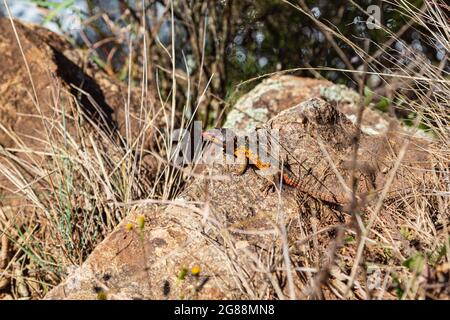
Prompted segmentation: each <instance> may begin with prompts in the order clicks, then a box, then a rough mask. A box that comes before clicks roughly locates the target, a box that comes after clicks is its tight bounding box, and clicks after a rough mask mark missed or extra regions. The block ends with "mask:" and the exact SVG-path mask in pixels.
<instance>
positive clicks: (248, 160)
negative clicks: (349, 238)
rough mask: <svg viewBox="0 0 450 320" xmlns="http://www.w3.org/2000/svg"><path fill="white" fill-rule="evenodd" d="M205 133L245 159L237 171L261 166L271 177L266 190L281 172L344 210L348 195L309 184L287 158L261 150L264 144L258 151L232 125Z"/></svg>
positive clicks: (300, 187) (289, 180)
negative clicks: (282, 158) (341, 195)
mask: <svg viewBox="0 0 450 320" xmlns="http://www.w3.org/2000/svg"><path fill="white" fill-rule="evenodd" d="M202 137H203V138H204V139H205V140H206V141H210V142H212V143H214V144H215V145H218V146H220V147H222V148H223V150H224V152H227V150H231V151H229V152H227V153H231V152H232V153H233V156H234V157H236V158H239V160H241V161H240V162H238V164H239V168H238V172H237V173H236V174H237V175H242V174H243V173H244V172H245V170H246V169H247V167H248V165H249V164H252V165H254V166H256V167H257V168H258V169H259V170H261V172H260V173H259V175H260V176H262V177H264V178H265V179H267V183H266V184H265V185H264V187H263V191H265V192H266V193H267V192H268V191H269V190H271V189H272V190H273V188H274V187H275V186H276V185H277V184H278V182H279V181H280V175H281V176H282V178H283V183H284V184H286V185H288V186H291V187H293V188H296V189H297V190H299V191H300V192H302V193H306V194H308V195H309V196H311V197H313V198H315V199H316V200H319V201H322V202H324V203H326V204H328V205H330V206H331V207H333V208H335V209H337V210H339V211H342V209H343V205H344V202H345V199H343V198H342V197H341V198H342V199H339V198H338V197H336V196H333V195H332V194H326V193H323V192H321V191H319V190H317V189H315V188H314V187H312V186H310V185H308V184H307V183H305V181H303V180H302V179H301V178H300V177H298V176H297V175H295V174H294V173H293V172H292V170H291V169H290V168H289V167H288V165H287V162H280V161H278V160H276V159H274V158H273V157H272V156H271V154H270V152H269V151H267V150H264V149H263V150H264V151H265V152H261V151H260V150H262V149H261V146H260V145H259V146H258V148H256V151H255V150H254V149H255V148H251V147H249V141H248V139H238V138H237V136H236V135H235V134H234V133H233V132H232V131H231V130H230V129H213V130H208V131H205V132H203V133H202ZM230 140H231V141H230ZM227 143H228V144H229V143H232V146H233V147H232V148H231V149H227ZM261 153H264V156H261ZM274 164H275V165H277V164H278V167H277V168H274Z"/></svg>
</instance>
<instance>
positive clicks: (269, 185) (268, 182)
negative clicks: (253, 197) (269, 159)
mask: <svg viewBox="0 0 450 320" xmlns="http://www.w3.org/2000/svg"><path fill="white" fill-rule="evenodd" d="M264 179H265V180H264V183H263V186H262V187H261V189H260V190H261V192H262V193H263V194H264V195H266V196H267V195H268V194H269V192H274V191H275V190H276V188H277V187H276V186H277V179H276V176H275V175H268V176H264Z"/></svg>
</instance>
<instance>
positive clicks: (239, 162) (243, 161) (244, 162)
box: [225, 149, 248, 176]
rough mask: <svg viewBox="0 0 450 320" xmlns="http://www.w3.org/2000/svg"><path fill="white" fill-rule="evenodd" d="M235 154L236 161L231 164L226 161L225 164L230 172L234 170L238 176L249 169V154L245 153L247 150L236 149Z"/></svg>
mask: <svg viewBox="0 0 450 320" xmlns="http://www.w3.org/2000/svg"><path fill="white" fill-rule="evenodd" d="M234 156H235V158H234V159H233V160H234V163H233V164H232V165H230V164H228V163H227V162H225V166H226V168H227V171H228V172H232V173H233V174H234V175H236V176H241V175H243V174H244V172H245V170H247V167H248V158H247V155H246V153H245V150H243V149H236V151H235V153H234ZM225 161H226V159H225ZM230 167H233V169H232V170H231V169H230Z"/></svg>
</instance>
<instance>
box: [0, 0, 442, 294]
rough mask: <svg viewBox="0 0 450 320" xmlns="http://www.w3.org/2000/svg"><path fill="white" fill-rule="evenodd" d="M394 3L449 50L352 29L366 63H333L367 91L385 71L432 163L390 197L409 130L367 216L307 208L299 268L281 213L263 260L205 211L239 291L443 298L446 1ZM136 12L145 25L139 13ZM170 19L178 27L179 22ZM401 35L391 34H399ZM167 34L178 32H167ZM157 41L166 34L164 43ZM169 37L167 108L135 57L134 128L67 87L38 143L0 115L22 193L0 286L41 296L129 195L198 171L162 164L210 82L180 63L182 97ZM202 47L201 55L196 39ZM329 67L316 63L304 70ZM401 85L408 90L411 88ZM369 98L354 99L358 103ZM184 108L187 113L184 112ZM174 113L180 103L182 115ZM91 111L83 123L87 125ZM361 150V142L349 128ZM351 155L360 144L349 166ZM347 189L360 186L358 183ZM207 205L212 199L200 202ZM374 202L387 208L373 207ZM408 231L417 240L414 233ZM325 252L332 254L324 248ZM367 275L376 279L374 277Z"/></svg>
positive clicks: (111, 222)
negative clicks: (311, 214)
mask: <svg viewBox="0 0 450 320" xmlns="http://www.w3.org/2000/svg"><path fill="white" fill-rule="evenodd" d="M285 2H286V3H288V1H285ZM170 3H172V2H170ZM391 4H392V5H394V6H395V7H396V8H398V10H400V11H401V12H404V14H405V15H407V16H408V18H409V19H410V20H411V25H412V26H415V27H417V28H419V27H420V30H423V32H426V33H424V34H422V35H423V36H424V37H425V38H427V39H429V41H431V42H433V41H436V40H438V41H439V42H440V43H441V44H442V46H443V48H444V50H445V58H444V60H442V63H441V64H440V65H433V64H431V63H430V62H429V61H427V59H426V57H424V56H423V54H421V53H419V52H417V51H414V50H413V49H411V48H409V47H407V46H406V47H405V49H406V52H405V53H403V55H404V56H405V57H406V58H405V59H406V62H405V64H406V67H405V64H400V63H398V62H397V61H396V60H395V56H396V55H397V54H400V53H398V52H397V53H396V52H394V51H393V50H392V48H390V47H389V46H384V45H383V44H377V43H371V44H370V47H372V48H374V47H375V48H377V49H378V50H377V51H375V52H374V53H373V52H372V53H371V54H369V53H367V51H368V48H359V47H358V46H357V45H356V44H355V43H353V42H352V39H350V38H345V42H346V43H347V44H348V45H350V46H351V47H353V48H354V49H355V52H357V53H358V54H359V55H360V57H361V58H362V59H363V61H365V69H366V70H367V71H366V72H365V71H361V70H354V69H353V70H337V71H340V72H346V73H351V74H352V76H353V77H354V78H355V79H356V81H358V82H360V83H359V84H360V85H359V87H360V93H361V94H362V93H363V92H364V90H363V89H364V85H365V75H377V76H379V77H380V78H381V79H382V81H383V82H384V87H385V91H384V92H385V93H386V96H388V98H389V99H390V101H391V103H390V108H391V110H393V111H392V113H393V114H394V113H395V112H394V109H395V110H398V109H403V110H404V111H407V112H408V113H411V114H413V115H414V116H415V118H414V119H413V120H414V121H413V125H412V127H411V128H412V130H417V128H418V127H419V125H423V124H425V125H426V126H427V128H429V129H428V130H429V131H430V132H431V134H432V135H433V140H434V141H433V147H432V148H431V149H430V151H429V152H430V154H431V157H432V158H433V159H434V162H435V163H434V170H430V172H429V173H428V175H427V176H428V177H429V180H428V181H422V182H421V183H418V182H417V181H416V180H411V181H405V185H407V186H408V187H409V192H408V194H407V195H402V196H399V197H398V200H397V201H396V202H395V203H385V201H384V200H385V196H386V194H387V192H388V191H389V188H390V186H391V182H392V179H394V178H395V177H396V173H397V172H398V171H399V170H401V169H402V160H403V156H404V155H405V154H406V153H407V152H408V147H409V145H408V143H405V145H404V146H403V148H402V150H401V152H400V154H398V155H397V157H396V158H393V159H392V168H393V169H392V170H391V172H390V179H388V180H387V183H386V185H385V186H384V189H383V190H382V192H381V196H380V198H379V200H378V202H377V203H376V205H375V206H374V207H369V208H366V209H367V211H366V212H368V213H369V214H368V215H366V216H362V215H359V213H358V212H359V209H360V208H358V207H357V206H356V204H355V206H354V207H353V209H352V214H353V220H352V223H351V224H343V225H333V226H328V227H326V228H319V229H318V226H317V225H315V224H314V223H313V222H314V220H311V219H309V220H305V221H304V225H303V227H302V228H300V229H301V230H300V238H299V239H297V240H296V244H297V245H298V252H301V253H303V254H304V257H303V258H301V259H302V261H301V265H303V266H304V267H303V268H301V269H298V268H297V269H294V268H293V266H292V264H291V263H290V262H291V261H296V263H297V265H298V263H299V261H298V259H299V258H298V256H297V257H296V256H294V254H293V253H292V250H293V249H292V246H291V245H290V243H289V239H290V237H289V234H288V231H289V230H286V223H285V221H284V220H280V221H281V222H280V224H279V225H276V226H274V230H273V234H274V235H275V237H277V238H279V239H281V243H282V246H281V247H273V248H271V250H272V252H270V254H269V256H270V257H271V259H270V261H266V260H262V259H261V258H260V257H258V256H256V255H255V254H254V253H252V252H250V251H246V252H245V255H244V256H243V257H242V258H240V257H239V256H240V254H239V252H240V251H239V252H238V250H237V249H236V243H237V240H236V238H235V236H234V235H233V233H232V232H224V230H227V228H228V227H227V228H225V226H224V225H221V224H220V223H219V222H218V221H213V220H211V219H209V220H207V223H209V224H211V227H212V228H213V229H215V230H221V232H222V233H221V235H222V236H223V238H224V242H223V247H218V248H217V250H218V251H219V252H221V253H222V254H223V255H225V256H227V257H228V262H229V268H230V269H231V270H233V272H234V273H235V274H236V275H237V279H238V280H237V281H239V283H240V287H241V288H243V289H242V296H243V297H245V298H252V299H268V298H277V299H285V298H324V293H323V290H322V289H321V287H322V286H323V285H326V286H327V287H328V289H329V291H328V293H327V296H326V297H327V298H329V297H334V298H341V299H345V298H362V299H371V298H372V299H394V298H398V299H419V298H448V296H449V284H450V283H449V281H450V280H449V263H450V247H449V246H450V244H449V234H448V232H449V229H448V225H449V213H450V181H449V177H450V172H449V171H450V166H449V159H450V132H449V125H448V124H449V122H450V113H449V101H450V83H449V74H448V72H447V71H445V68H444V67H445V63H448V57H449V54H450V32H449V30H450V26H449V14H448V7H445V4H444V3H443V2H440V1H439V2H438V1H434V0H430V1H426V5H425V6H424V8H414V7H411V6H408V4H407V2H405V1H400V0H393V1H391ZM290 5H292V6H294V5H293V4H291V3H290ZM294 7H296V6H294ZM296 8H297V9H298V10H299V11H300V12H299V14H302V12H303V13H305V10H304V8H302V7H296ZM167 12H168V13H169V14H170V13H171V12H172V14H173V8H172V10H171V8H170V7H169V8H168V11H167ZM310 18H313V17H310ZM172 21H173V20H172ZM430 21H432V23H430ZM142 24H143V25H144V26H145V22H142ZM320 26H321V28H323V29H324V30H326V32H327V34H328V37H327V39H328V40H329V41H332V39H333V38H340V39H341V40H342V35H341V34H339V33H338V32H337V31H336V30H335V29H334V28H332V26H326V25H323V23H322V24H321V25H320ZM171 28H172V34H174V33H175V28H174V25H173V24H172V26H171ZM385 31H386V32H388V33H389V32H390V31H389V30H385ZM399 36H400V35H395V34H392V37H393V39H396V38H398V37H399ZM144 39H147V40H144V44H143V45H142V46H141V48H142V52H137V53H133V52H130V59H129V60H130V61H133V58H132V55H133V54H137V55H140V56H142V57H147V55H148V54H147V51H146V50H147V44H146V43H145V41H148V36H147V37H144ZM174 39H175V37H172V41H174ZM152 41H153V39H152ZM159 45H160V46H162V47H163V45H162V44H161V43H159ZM132 47H133V46H132V45H131V44H130V48H132ZM175 47H176V46H175V43H173V42H172V44H171V46H170V47H169V48H163V51H164V52H165V53H166V54H167V57H168V58H169V60H170V62H171V65H170V68H169V69H165V71H166V72H167V73H168V74H170V77H171V87H170V90H169V92H170V94H167V95H166V96H164V94H165V93H164V92H162V91H161V90H157V92H158V98H159V102H158V105H160V106H161V107H160V108H158V109H157V110H155V111H152V112H144V110H145V107H146V106H147V103H148V101H150V100H151V99H149V97H148V96H149V92H148V77H149V75H148V72H151V73H152V75H153V74H154V73H153V70H150V71H148V70H149V65H148V61H147V60H146V58H144V60H143V67H142V68H141V69H140V70H141V71H142V74H141V75H140V79H141V84H140V85H141V88H142V96H141V99H142V103H141V112H140V116H141V118H140V120H141V121H137V123H139V124H140V127H139V130H138V132H139V133H138V135H137V138H135V139H133V138H132V134H131V129H130V128H131V126H132V125H131V122H132V119H131V118H132V117H131V115H130V113H129V112H127V121H126V134H125V135H124V136H120V135H119V136H118V135H111V134H109V133H106V132H105V131H104V130H101V129H100V128H99V126H100V124H98V123H94V122H92V121H89V120H88V119H86V118H85V117H84V116H83V115H82V114H80V112H79V109H78V108H77V105H76V102H75V100H74V99H73V100H71V101H73V104H72V105H69V106H61V105H60V104H59V103H58V101H55V105H54V106H53V108H54V110H55V111H56V112H55V114H59V115H60V116H59V117H58V118H53V119H49V118H46V117H43V116H41V118H40V121H41V122H42V124H43V127H44V128H46V137H47V138H46V139H44V140H40V141H38V142H39V146H40V147H39V148H37V149H36V148H31V147H30V146H28V145H26V144H25V143H24V142H22V141H21V140H20V138H19V137H18V136H17V135H16V134H15V133H14V132H11V131H8V130H7V129H6V128H4V127H3V126H0V130H3V131H5V132H6V133H7V134H8V135H9V136H10V137H12V138H13V139H14V140H15V141H16V142H17V146H16V147H15V148H14V149H13V150H12V149H11V150H9V149H2V150H0V155H1V156H2V158H3V159H4V160H5V161H3V162H1V163H0V174H2V175H4V176H5V177H7V178H8V180H9V182H10V185H11V187H10V191H11V193H12V194H15V195H17V199H15V203H19V204H20V206H17V207H0V229H1V233H0V236H1V237H0V239H1V241H0V245H1V247H0V248H1V250H0V290H7V291H8V292H9V293H10V294H11V295H12V296H13V297H14V298H29V297H33V298H42V297H43V296H44V295H45V293H46V292H48V290H49V289H50V288H51V287H52V286H54V285H55V284H57V283H58V282H59V281H60V280H61V279H62V278H63V277H64V276H65V274H66V272H67V270H68V269H70V266H73V265H75V266H76V265H79V264H81V263H82V262H83V261H84V260H85V259H86V257H87V255H88V254H89V253H90V252H91V251H92V250H93V248H94V247H95V246H96V245H97V244H98V243H99V242H100V241H101V240H102V239H103V238H104V237H105V236H106V235H107V234H108V233H109V232H111V230H113V228H114V227H115V226H116V225H117V224H118V223H119V222H120V221H121V220H122V219H123V218H124V217H125V216H126V215H127V214H128V210H129V208H130V206H124V205H122V204H124V203H125V204H131V203H133V202H134V201H135V200H139V199H152V200H154V201H155V202H157V203H167V201H169V202H170V200H171V199H173V198H174V197H175V196H176V195H177V194H178V193H179V191H180V190H181V188H182V186H183V185H184V183H185V182H186V180H189V179H190V178H191V177H192V176H191V175H189V174H187V175H186V174H185V175H183V173H185V171H184V170H180V168H179V167H175V166H173V165H170V163H171V157H172V156H171V154H172V153H171V152H170V150H172V149H173V147H174V145H173V140H172V137H173V135H174V130H175V129H176V125H177V124H180V127H190V125H191V122H192V120H193V119H194V118H193V117H194V115H195V113H196V110H197V109H198V108H199V107H200V106H201V104H202V103H203V102H204V101H203V100H204V98H205V96H207V95H208V87H209V84H210V82H211V80H212V77H211V78H209V79H206V81H205V79H203V81H202V76H201V75H198V76H197V78H196V79H197V81H198V83H197V84H192V87H195V94H196V95H197V96H195V97H191V95H192V92H190V88H191V80H190V76H189V75H187V76H186V77H187V78H186V79H185V80H186V81H187V83H188V91H187V94H186V96H187V97H188V98H187V99H185V100H184V104H183V105H180V104H179V103H178V100H177V95H176V93H177V90H179V86H177V81H179V80H178V79H177V76H176V65H175V61H174V59H172V57H174V56H175V51H174V50H175ZM200 51H202V52H203V54H204V50H200ZM381 54H384V55H387V56H390V57H391V58H392V59H391V61H393V65H392V66H390V68H389V70H386V68H385V66H384V65H383V64H381V63H380V62H379V61H378V60H377V59H375V58H374V57H375V56H376V57H378V56H380V55H381ZM157 67H158V66H157ZM155 68H156V67H155ZM299 69H300V68H299ZM299 69H295V70H299ZM301 69H305V68H301ZM306 69H308V68H306ZM324 69H325V68H315V69H314V70H311V71H320V70H324ZM328 69H329V68H328ZM295 70H285V71H283V72H291V71H295ZM128 72H129V75H130V76H129V78H130V79H131V78H134V77H137V76H136V75H133V76H131V73H132V67H131V64H130V68H129V71H128ZM156 74H157V73H156ZM266 76H268V75H266ZM258 78H259V77H258ZM251 80H253V79H251ZM156 83H158V81H156ZM201 84H203V86H202V85H201ZM130 86H131V83H130ZM157 89H159V88H157ZM404 92H408V93H411V92H412V93H413V94H409V95H406V94H404ZM192 101H194V103H193V102H192ZM400 102H401V103H400ZM191 104H192V105H193V107H191ZM363 106H364V105H363V104H361V108H363ZM188 110H189V113H190V115H189V116H186V113H187V112H188ZM191 110H193V111H191ZM180 112H181V114H183V116H182V117H181V120H180V121H179V122H178V121H177V120H178V119H179V118H178V117H179V114H180ZM160 113H163V119H164V121H165V122H164V126H163V127H156V126H155V124H154V122H153V119H155V118H156V117H159V116H161V114H160ZM86 122H88V124H87V125H81V124H82V123H86ZM68 127H70V128H71V129H70V130H69V129H68ZM149 135H153V136H154V140H155V147H154V149H153V150H147V151H145V150H144V149H143V148H144V147H143V141H144V140H145V139H146V138H147V137H148V136H149ZM355 150H356V151H357V150H358V144H357V140H356V144H355ZM144 152H148V153H149V154H150V156H151V157H153V158H154V159H155V162H156V163H157V164H158V165H157V166H156V167H157V170H156V171H155V172H154V173H153V174H152V175H148V174H147V173H148V172H147V171H146V168H145V165H144V164H143V163H142V162H141V161H142V160H141V159H142V157H141V156H142V155H143V153H144ZM18 154H20V155H21V156H18ZM356 154H357V152H355V155H356ZM39 159H40V160H39ZM42 159H45V161H42ZM356 160H357V158H356V156H355V166H356ZM24 169H25V170H24ZM25 172H26V173H25ZM354 190H355V189H354ZM353 198H354V199H356V194H355V192H353ZM205 208H208V210H214V208H209V207H208V206H207V205H205ZM194 209H195V210H194V211H196V212H197V213H198V214H199V215H203V216H207V217H208V216H209V214H208V213H205V212H204V211H199V210H198V208H194ZM382 209H383V210H384V212H385V213H384V214H383V215H382V216H380V212H381V210H382ZM330 230H332V231H334V235H335V238H334V239H333V240H330V239H329V237H328V236H326V234H327V233H328V232H329V231H330ZM399 234H400V235H401V237H400V238H399V237H398V235H399ZM330 241H331V245H330ZM405 241H406V244H405ZM414 243H415V244H417V245H416V246H414V245H413V244H414ZM325 247H326V248H327V249H326V248H325ZM325 252H328V254H326V257H325V258H324V257H323V255H324V253H325ZM324 260H325V261H324ZM248 261H252V265H248V263H249V262H248ZM255 266H256V268H257V270H258V272H259V273H260V274H262V275H264V276H265V277H266V278H267V279H268V281H267V282H266V285H265V287H262V288H261V287H257V286H255V284H254V283H253V282H252V281H250V280H249V273H248V270H252V269H254V268H255ZM279 273H281V274H283V275H284V276H285V277H287V288H288V290H287V291H283V286H284V284H282V283H280V278H283V277H279V276H278V275H279ZM297 277H301V278H302V279H301V281H302V283H303V284H304V291H303V292H302V295H301V296H298V295H297V293H296V292H295V289H294V282H295V281H296V280H297V279H296V278H297ZM294 278H295V279H294ZM5 279H8V281H6V280H5ZM2 281H3V282H2ZM373 282H375V283H376V286H375V289H374V286H373V285H372V283H373Z"/></svg>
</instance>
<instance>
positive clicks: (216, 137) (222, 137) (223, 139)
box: [202, 128, 228, 147]
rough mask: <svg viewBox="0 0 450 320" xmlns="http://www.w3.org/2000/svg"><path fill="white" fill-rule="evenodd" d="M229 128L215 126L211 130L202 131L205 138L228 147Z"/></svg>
mask: <svg viewBox="0 0 450 320" xmlns="http://www.w3.org/2000/svg"><path fill="white" fill-rule="evenodd" d="M227 133H228V132H227V129H223V128H215V129H211V130H207V131H204V132H203V133H202V137H203V139H205V140H206V141H209V142H212V143H214V144H215V145H218V146H221V147H226V144H227V137H228V134H227Z"/></svg>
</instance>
